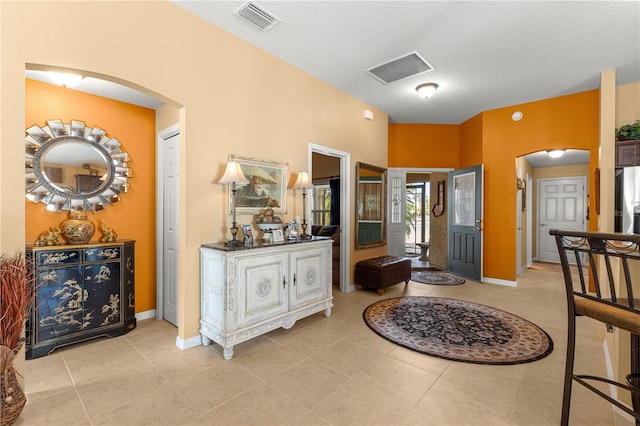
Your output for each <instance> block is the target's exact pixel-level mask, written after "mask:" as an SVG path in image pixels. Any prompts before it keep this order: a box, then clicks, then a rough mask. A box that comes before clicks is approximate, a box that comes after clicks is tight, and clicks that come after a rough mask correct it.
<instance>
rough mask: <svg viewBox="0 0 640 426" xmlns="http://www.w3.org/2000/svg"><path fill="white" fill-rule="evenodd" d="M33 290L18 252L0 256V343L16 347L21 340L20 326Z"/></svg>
mask: <svg viewBox="0 0 640 426" xmlns="http://www.w3.org/2000/svg"><path fill="white" fill-rule="evenodd" d="M34 297H35V289H34V286H33V276H32V274H31V273H30V271H29V267H28V265H27V262H26V259H25V258H24V255H23V254H22V253H18V254H16V255H15V256H8V255H2V256H1V257H0V346H7V347H8V348H9V349H12V350H17V349H19V348H20V347H21V346H22V343H23V342H24V338H23V337H22V336H23V328H24V325H25V321H26V319H27V316H28V315H29V313H30V312H31V309H32V304H33V300H34Z"/></svg>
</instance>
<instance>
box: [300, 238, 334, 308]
mask: <svg viewBox="0 0 640 426" xmlns="http://www.w3.org/2000/svg"><path fill="white" fill-rule="evenodd" d="M328 261H329V256H328V250H327V249H325V248H314V249H311V250H301V251H294V252H292V253H291V266H292V268H293V274H292V276H293V286H291V290H290V295H291V296H290V297H291V300H290V305H291V308H297V307H298V306H300V305H303V304H305V303H309V302H313V301H314V300H318V299H320V298H322V297H325V296H326V295H327V291H328V288H329V287H330V285H327V280H331V273H330V271H329V270H328V267H327V266H328Z"/></svg>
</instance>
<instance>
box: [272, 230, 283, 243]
mask: <svg viewBox="0 0 640 426" xmlns="http://www.w3.org/2000/svg"><path fill="white" fill-rule="evenodd" d="M271 232H272V233H273V242H274V243H282V242H284V234H283V233H282V229H274V230H273V231H271Z"/></svg>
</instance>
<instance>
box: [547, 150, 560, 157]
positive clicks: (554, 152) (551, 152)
mask: <svg viewBox="0 0 640 426" xmlns="http://www.w3.org/2000/svg"><path fill="white" fill-rule="evenodd" d="M547 154H549V157H551V158H560V157H562V156H563V155H564V149H552V150H549V151H547Z"/></svg>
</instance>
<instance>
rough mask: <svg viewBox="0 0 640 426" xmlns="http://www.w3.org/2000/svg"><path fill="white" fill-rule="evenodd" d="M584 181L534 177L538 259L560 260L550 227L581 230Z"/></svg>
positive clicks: (579, 179)
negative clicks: (535, 180)
mask: <svg viewBox="0 0 640 426" xmlns="http://www.w3.org/2000/svg"><path fill="white" fill-rule="evenodd" d="M585 185H586V179H585V178H584V177H572V178H555V179H539V180H538V206H539V207H538V218H539V219H538V224H539V226H538V241H539V244H538V247H539V250H538V252H539V256H538V260H541V261H543V262H560V256H559V255H558V246H556V240H555V237H553V236H551V235H549V230H550V229H562V230H565V231H584V230H585V224H586V220H585V216H586V214H585V207H584V205H585Z"/></svg>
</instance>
